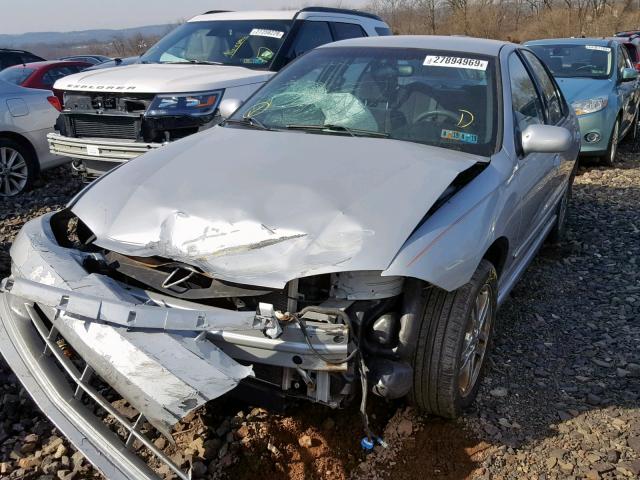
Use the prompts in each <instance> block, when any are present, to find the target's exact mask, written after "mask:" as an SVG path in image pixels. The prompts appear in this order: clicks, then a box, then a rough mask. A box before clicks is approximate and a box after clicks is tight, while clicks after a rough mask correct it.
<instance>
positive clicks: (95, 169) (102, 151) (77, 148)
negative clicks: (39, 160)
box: [47, 133, 164, 177]
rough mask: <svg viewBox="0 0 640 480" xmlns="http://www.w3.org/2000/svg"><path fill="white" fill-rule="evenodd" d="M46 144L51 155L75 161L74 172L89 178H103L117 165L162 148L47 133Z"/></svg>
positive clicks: (152, 144)
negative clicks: (101, 176)
mask: <svg viewBox="0 0 640 480" xmlns="http://www.w3.org/2000/svg"><path fill="white" fill-rule="evenodd" d="M47 141H48V142H49V150H50V152H51V153H52V154H54V155H60V156H63V157H70V158H72V159H74V160H76V162H74V165H75V167H74V168H75V169H76V170H78V171H80V172H81V173H83V174H86V175H87V176H90V177H98V176H100V175H103V174H105V173H107V172H108V171H109V170H111V169H112V168H115V167H117V166H118V165H119V164H121V163H124V162H128V161H129V160H131V159H133V158H136V157H139V156H140V155H142V154H144V153H147V152H149V151H151V150H155V149H156V148H160V147H162V146H163V145H164V144H163V143H144V142H128V141H118V140H108V139H103V138H73V137H65V136H63V135H60V134H59V133H49V134H48V135H47Z"/></svg>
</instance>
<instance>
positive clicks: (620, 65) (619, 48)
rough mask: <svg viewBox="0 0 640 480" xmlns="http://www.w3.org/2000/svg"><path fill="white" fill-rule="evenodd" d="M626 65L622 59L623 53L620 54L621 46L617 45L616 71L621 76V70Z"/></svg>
mask: <svg viewBox="0 0 640 480" xmlns="http://www.w3.org/2000/svg"><path fill="white" fill-rule="evenodd" d="M625 67H626V65H625V61H624V55H623V54H622V47H621V46H619V45H618V72H619V73H620V76H622V70H623V69H624V68H625Z"/></svg>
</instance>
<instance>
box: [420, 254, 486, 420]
mask: <svg viewBox="0 0 640 480" xmlns="http://www.w3.org/2000/svg"><path fill="white" fill-rule="evenodd" d="M497 296H498V282H497V274H496V270H495V268H494V266H493V265H492V264H491V262H489V261H487V260H482V262H481V263H480V265H479V266H478V269H477V270H476V271H475V273H474V274H473V277H472V278H471V280H470V281H469V282H468V283H467V284H465V285H463V286H462V287H460V288H459V289H457V290H455V291H453V292H446V291H444V290H441V289H439V288H436V287H431V288H430V289H429V290H428V292H427V298H426V299H425V308H424V313H423V315H422V318H421V319H420V320H419V321H420V322H421V323H420V328H419V330H418V342H417V346H416V350H415V352H414V354H413V358H412V359H411V364H412V366H413V369H414V377H413V387H412V391H411V392H410V399H411V401H412V402H413V403H414V404H415V405H416V406H417V407H418V408H420V409H421V410H423V411H425V412H427V413H432V414H435V415H439V416H441V417H445V418H455V417H457V416H458V415H460V413H461V411H462V410H463V409H464V408H466V407H468V406H469V405H470V404H471V403H472V402H473V400H474V399H475V397H476V395H477V393H478V388H479V386H480V379H481V378H482V373H483V366H484V363H485V359H486V355H487V352H488V350H489V345H490V341H491V336H492V332H493V325H494V320H495V317H496V310H497Z"/></svg>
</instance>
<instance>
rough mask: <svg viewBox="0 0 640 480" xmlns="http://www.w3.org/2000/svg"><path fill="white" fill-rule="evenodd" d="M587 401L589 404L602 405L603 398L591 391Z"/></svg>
mask: <svg viewBox="0 0 640 480" xmlns="http://www.w3.org/2000/svg"><path fill="white" fill-rule="evenodd" d="M587 403H588V404H589V405H600V404H601V403H602V399H601V398H600V397H599V396H598V395H596V394H594V393H589V394H587Z"/></svg>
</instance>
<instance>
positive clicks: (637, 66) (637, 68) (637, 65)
mask: <svg viewBox="0 0 640 480" xmlns="http://www.w3.org/2000/svg"><path fill="white" fill-rule="evenodd" d="M636 70H637V71H638V72H640V62H638V63H636Z"/></svg>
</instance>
